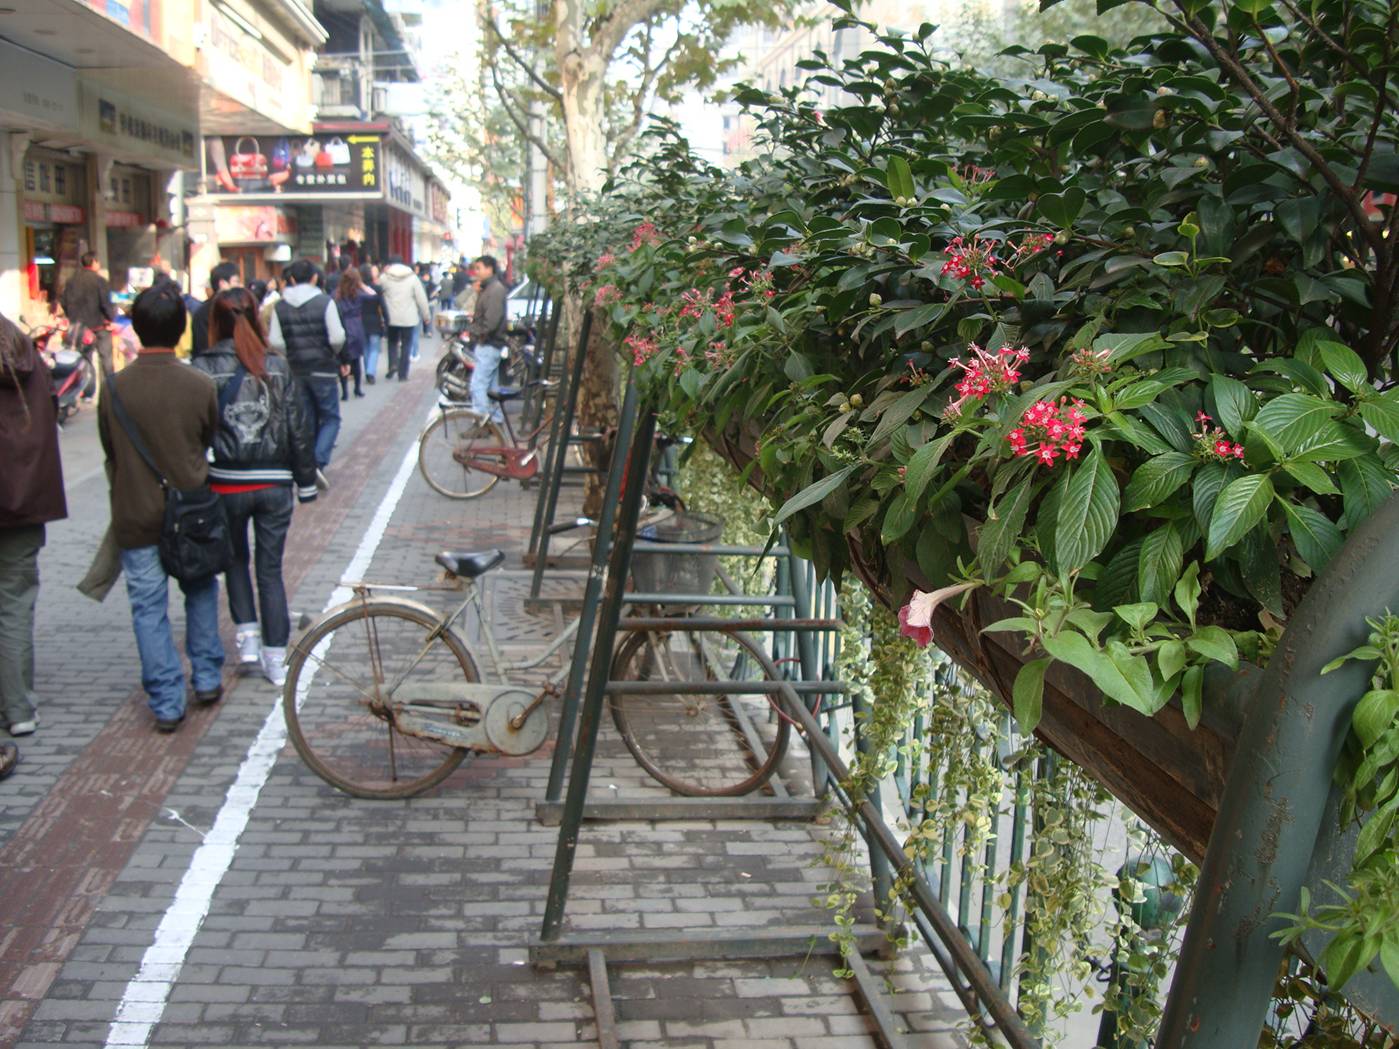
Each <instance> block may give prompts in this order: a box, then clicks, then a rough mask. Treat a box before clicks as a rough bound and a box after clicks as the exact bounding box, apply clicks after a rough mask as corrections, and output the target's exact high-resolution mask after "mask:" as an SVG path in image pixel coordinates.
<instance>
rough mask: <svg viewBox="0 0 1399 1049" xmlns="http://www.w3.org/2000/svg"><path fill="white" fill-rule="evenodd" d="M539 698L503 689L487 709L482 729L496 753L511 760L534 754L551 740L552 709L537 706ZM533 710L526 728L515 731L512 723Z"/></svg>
mask: <svg viewBox="0 0 1399 1049" xmlns="http://www.w3.org/2000/svg"><path fill="white" fill-rule="evenodd" d="M535 699H536V696H535V694H534V693H532V692H526V691H525V690H524V689H522V688H510V689H504V690H502V691H501V692H499V693H497V695H496V697H495V699H493V700H491V704H490V706H488V707H487V708H486V716H485V718H484V719H482V726H483V727H484V728H485V730H486V739H487V740H488V741H489V742H490V744H491V746H493V747H494V748H495V749H496V750H498V751H500V753H502V754H508V755H510V756H511V757H517V758H518V757H523V756H524V755H526V754H533V753H534V752H535V751H536V750H538V749H539V748H540V747H541V746H543V745H544V741H545V740H546V739H548V738H549V708H548V707H547V706H546V705H544V704H543V703H540V704H538V705H535ZM531 706H534V709H533V710H531V711H530V714H529V716H528V717H527V718H525V721H524V724H523V725H521V726H520V727H519V728H515V726H514V725H512V724H511V721H512V720H513V719H515V718H517V717H519V716H520V715H521V714H523V713H524V712H525V711H526V710H529V708H530V707H531Z"/></svg>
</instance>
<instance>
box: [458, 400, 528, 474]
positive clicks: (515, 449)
mask: <svg viewBox="0 0 1399 1049" xmlns="http://www.w3.org/2000/svg"><path fill="white" fill-rule="evenodd" d="M501 417H502V419H503V420H504V422H505V432H506V434H507V435H509V437H510V444H508V445H483V446H473V447H472V448H471V449H470V453H469V454H466V453H465V452H464V450H463V449H461V448H458V450H457V451H456V452H455V453H453V454H454V457H455V458H456V460H457V461H458V462H459V463H461V464H462V465H463V466H466V467H469V468H470V469H472V470H479V471H481V473H487V474H491V475H493V476H495V477H506V478H510V479H512V480H515V481H528V480H529V479H530V478H531V477H533V476H534V475H535V474H537V473H539V448H538V447H537V446H536V445H535V443H534V441H535V438H537V437H538V436H539V434H540V432H541V431H542V430H543V429H544V427H545V426H546V425H548V421H547V420H546V421H545V422H544V423H542V424H541V425H540V426H538V427H536V428H535V429H534V430H533V431H532V432H531V433H529V434H528V435H527V436H526V442H527V443H526V444H524V445H523V446H522V445H521V444H520V439H519V437H517V436H516V435H515V427H514V426H513V425H512V424H511V422H510V413H509V412H501Z"/></svg>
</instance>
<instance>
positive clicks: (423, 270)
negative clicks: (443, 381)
mask: <svg viewBox="0 0 1399 1049" xmlns="http://www.w3.org/2000/svg"><path fill="white" fill-rule="evenodd" d="M417 270H418V279H419V280H420V281H422V282H423V297H424V298H425V299H427V314H428V315H427V316H426V317H424V318H423V334H424V335H431V334H432V311H433V308H434V307H435V306H436V302H435V299H434V296H435V293H436V289H437V282H436V281H435V280H433V277H432V264H431V263H428V262H420V263H419V264H418V266H417ZM417 359H418V341H417V340H416V339H414V340H413V360H415V361H416V360H417Z"/></svg>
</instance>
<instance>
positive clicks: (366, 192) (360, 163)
mask: <svg viewBox="0 0 1399 1049" xmlns="http://www.w3.org/2000/svg"><path fill="white" fill-rule="evenodd" d="M381 141H382V138H381V136H379V135H356V134H346V135H332V134H316V135H297V136H285V135H242V136H233V135H228V136H224V137H220V138H206V139H205V140H204V160H205V175H206V177H207V179H208V185H209V192H210V193H217V194H221V195H222V194H231V193H237V194H245V195H252V194H268V195H277V196H284V197H319V196H342V195H350V194H354V195H359V196H375V197H377V196H379V195H380V194H381V193H382V188H383V182H382V179H381V173H380V167H381V152H380V143H381Z"/></svg>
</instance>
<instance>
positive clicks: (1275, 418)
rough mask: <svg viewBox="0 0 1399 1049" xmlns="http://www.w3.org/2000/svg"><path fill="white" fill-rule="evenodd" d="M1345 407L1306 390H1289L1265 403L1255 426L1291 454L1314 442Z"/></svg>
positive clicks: (1256, 418)
mask: <svg viewBox="0 0 1399 1049" xmlns="http://www.w3.org/2000/svg"><path fill="white" fill-rule="evenodd" d="M1340 411H1341V406H1340V405H1339V404H1336V403H1335V402H1334V401H1323V400H1322V399H1321V398H1320V397H1312V396H1310V395H1308V394H1305V393H1285V394H1283V395H1282V396H1281V397H1274V398H1273V399H1272V400H1271V401H1269V402H1268V403H1267V404H1265V405H1264V406H1263V408H1262V409H1261V410H1260V411H1259V413H1258V415H1257V416H1256V417H1255V418H1254V420H1253V425H1254V426H1256V427H1257V428H1258V429H1260V430H1262V431H1263V432H1264V433H1266V434H1267V435H1268V436H1269V437H1271V438H1272V439H1273V440H1274V441H1275V442H1277V444H1278V446H1279V447H1281V448H1282V450H1283V452H1284V453H1286V454H1287V455H1289V456H1291V455H1293V454H1295V453H1296V452H1298V451H1299V450H1301V449H1302V448H1305V447H1306V446H1307V445H1308V443H1310V442H1312V441H1314V440H1315V439H1316V438H1317V437H1318V436H1319V435H1320V434H1321V433H1322V431H1323V430H1324V429H1325V428H1326V424H1327V423H1328V422H1330V421H1331V419H1332V418H1333V417H1334V416H1336V415H1338V414H1339V413H1340Z"/></svg>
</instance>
